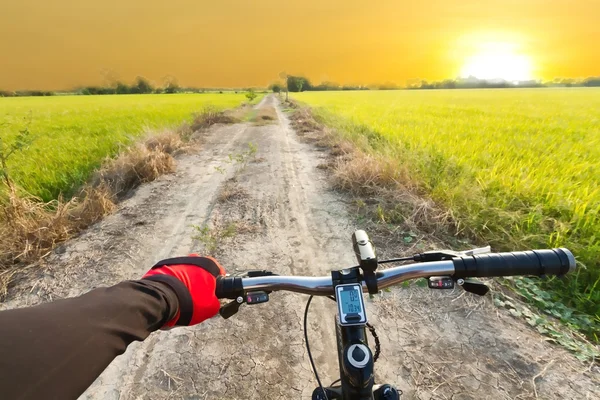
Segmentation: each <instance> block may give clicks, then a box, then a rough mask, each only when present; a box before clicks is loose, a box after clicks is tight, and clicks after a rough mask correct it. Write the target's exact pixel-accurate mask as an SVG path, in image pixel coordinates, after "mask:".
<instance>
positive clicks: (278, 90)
mask: <svg viewBox="0 0 600 400" xmlns="http://www.w3.org/2000/svg"><path fill="white" fill-rule="evenodd" d="M283 89H284V88H283V85H282V84H280V83H273V84H271V86H269V90H272V91H273V93H281V92H282V91H283Z"/></svg>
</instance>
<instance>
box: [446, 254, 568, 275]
mask: <svg viewBox="0 0 600 400" xmlns="http://www.w3.org/2000/svg"><path fill="white" fill-rule="evenodd" d="M452 262H453V264H454V271H455V272H454V276H455V277H456V278H475V277H493V276H515V275H535V276H542V275H559V276H560V275H565V274H567V273H569V272H572V271H574V270H575V266H576V264H575V257H574V256H573V253H571V252H570V251H569V250H568V249H565V248H560V249H551V250H530V251H515V252H510V253H491V254H482V255H474V256H466V257H455V258H453V259H452Z"/></svg>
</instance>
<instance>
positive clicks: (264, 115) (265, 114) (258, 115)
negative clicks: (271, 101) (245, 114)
mask: <svg viewBox="0 0 600 400" xmlns="http://www.w3.org/2000/svg"><path fill="white" fill-rule="evenodd" d="M277 120H278V118H277V110H275V107H272V106H268V107H261V108H259V109H257V110H256V112H255V113H254V115H252V118H251V122H253V123H254V125H267V124H272V123H274V122H275V121H277Z"/></svg>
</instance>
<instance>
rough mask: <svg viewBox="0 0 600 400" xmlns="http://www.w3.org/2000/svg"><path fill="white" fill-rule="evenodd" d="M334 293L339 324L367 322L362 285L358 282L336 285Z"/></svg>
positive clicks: (361, 323)
mask: <svg viewBox="0 0 600 400" xmlns="http://www.w3.org/2000/svg"><path fill="white" fill-rule="evenodd" d="M335 294H336V299H337V305H338V312H339V317H340V325H343V326H348V325H364V324H366V323H367V315H366V313H365V304H364V302H363V296H362V286H361V285H359V284H354V283H353V284H348V285H338V286H336V287H335Z"/></svg>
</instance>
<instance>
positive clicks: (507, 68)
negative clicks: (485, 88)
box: [461, 43, 533, 82]
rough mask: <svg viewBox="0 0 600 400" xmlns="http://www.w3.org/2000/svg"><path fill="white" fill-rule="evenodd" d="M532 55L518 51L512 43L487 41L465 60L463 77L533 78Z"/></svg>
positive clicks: (514, 79)
mask: <svg viewBox="0 0 600 400" xmlns="http://www.w3.org/2000/svg"><path fill="white" fill-rule="evenodd" d="M532 70H533V65H532V62H531V59H530V57H528V56H527V55H525V54H522V53H520V52H519V51H517V49H516V46H515V45H513V44H510V43H485V44H482V45H481V46H479V49H478V51H477V52H475V54H473V55H472V56H470V57H468V58H467V59H466V60H465V63H464V66H463V68H462V70H461V77H463V78H468V77H475V78H478V79H485V80H495V79H503V80H505V81H509V82H512V81H527V80H530V79H533V75H532Z"/></svg>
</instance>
